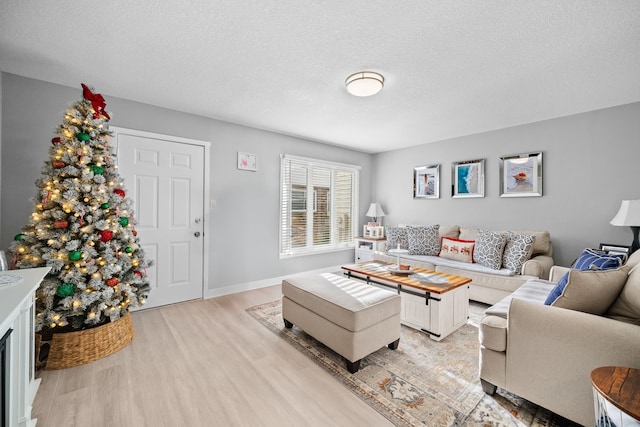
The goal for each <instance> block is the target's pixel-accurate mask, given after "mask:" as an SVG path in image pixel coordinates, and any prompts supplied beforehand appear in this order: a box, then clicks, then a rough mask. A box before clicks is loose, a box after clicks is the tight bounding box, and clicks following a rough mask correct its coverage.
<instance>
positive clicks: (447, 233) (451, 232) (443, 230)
mask: <svg viewBox="0 0 640 427" xmlns="http://www.w3.org/2000/svg"><path fill="white" fill-rule="evenodd" d="M438 235H439V236H440V237H441V238H442V237H451V238H452V239H458V238H459V237H458V236H459V235H460V227H458V226H457V225H441V226H440V228H438Z"/></svg>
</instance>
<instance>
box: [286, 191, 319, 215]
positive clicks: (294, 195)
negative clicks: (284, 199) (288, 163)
mask: <svg viewBox="0 0 640 427" xmlns="http://www.w3.org/2000/svg"><path fill="white" fill-rule="evenodd" d="M317 209H318V192H317V191H314V192H313V211H314V212H315V211H316V210H317ZM291 210H292V211H293V212H304V211H306V210H307V190H300V189H295V188H292V189H291Z"/></svg>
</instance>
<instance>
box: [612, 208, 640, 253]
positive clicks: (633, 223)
mask: <svg viewBox="0 0 640 427" xmlns="http://www.w3.org/2000/svg"><path fill="white" fill-rule="evenodd" d="M611 225H627V226H629V227H630V228H631V232H632V233H633V243H631V251H630V252H629V255H631V254H632V253H634V252H635V251H636V250H637V249H638V248H639V247H640V240H638V232H639V231H640V200H623V201H622V204H620V210H618V213H617V214H616V216H614V217H613V219H612V220H611Z"/></svg>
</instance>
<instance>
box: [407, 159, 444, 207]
mask: <svg viewBox="0 0 640 427" xmlns="http://www.w3.org/2000/svg"><path fill="white" fill-rule="evenodd" d="M413 198H414V199H439V198H440V165H430V166H418V167H416V168H413Z"/></svg>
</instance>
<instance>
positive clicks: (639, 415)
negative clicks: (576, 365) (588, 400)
mask: <svg viewBox="0 0 640 427" xmlns="http://www.w3.org/2000/svg"><path fill="white" fill-rule="evenodd" d="M591 384H592V385H593V399H594V401H593V403H594V408H595V416H596V427H609V426H614V425H615V426H616V427H621V426H640V369H634V368H625V367H620V366H603V367H601V368H596V369H594V370H593V371H591Z"/></svg>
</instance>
